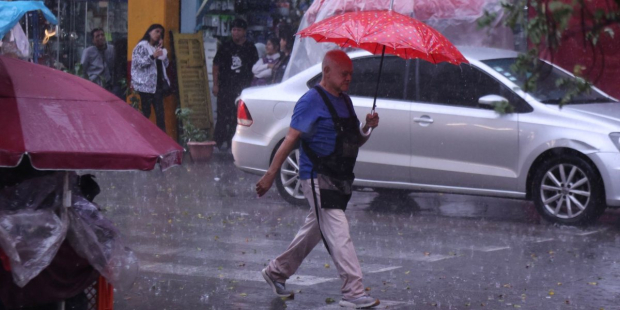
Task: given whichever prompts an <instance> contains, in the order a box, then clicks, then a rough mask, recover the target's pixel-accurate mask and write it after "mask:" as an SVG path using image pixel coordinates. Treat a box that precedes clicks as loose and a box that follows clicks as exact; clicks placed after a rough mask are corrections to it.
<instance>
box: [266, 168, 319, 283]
mask: <svg viewBox="0 0 620 310" xmlns="http://www.w3.org/2000/svg"><path fill="white" fill-rule="evenodd" d="M301 182H302V191H303V193H304V196H306V199H308V201H309V202H310V214H308V216H307V217H306V221H305V223H304V225H303V226H302V227H301V228H300V229H299V232H297V235H296V236H295V238H294V239H293V241H292V242H291V244H290V245H289V246H288V248H287V249H286V251H284V253H282V254H280V256H278V257H277V258H276V259H274V260H272V261H270V262H269V265H268V266H267V270H266V272H267V274H268V275H269V277H271V278H272V279H273V280H274V281H276V282H281V283H284V282H286V280H288V279H289V278H290V277H291V276H292V275H293V274H294V273H295V272H296V271H297V268H299V266H300V265H301V263H302V262H303V260H304V258H306V256H308V254H310V252H311V251H312V249H314V247H315V246H316V245H317V244H318V243H319V242H320V241H321V233H320V231H319V226H318V225H317V222H316V211H315V210H314V200H313V198H312V188H311V187H310V180H302V181H301Z"/></svg>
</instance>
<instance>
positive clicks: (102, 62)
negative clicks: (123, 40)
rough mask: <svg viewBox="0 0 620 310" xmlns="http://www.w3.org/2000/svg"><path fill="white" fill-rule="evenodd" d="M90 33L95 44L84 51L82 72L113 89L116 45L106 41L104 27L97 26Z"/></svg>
mask: <svg viewBox="0 0 620 310" xmlns="http://www.w3.org/2000/svg"><path fill="white" fill-rule="evenodd" d="M90 33H91V36H92V39H93V46H90V47H87V48H86V49H84V51H83V52H82V61H81V63H82V72H84V76H85V77H86V78H87V79H89V80H90V81H91V82H93V83H96V84H97V85H99V86H101V87H103V88H105V89H107V90H108V91H111V90H112V86H113V85H114V81H113V78H114V57H115V55H114V46H112V45H110V44H108V42H106V38H105V33H104V32H103V29H101V28H95V29H93V30H92V31H91V32H90Z"/></svg>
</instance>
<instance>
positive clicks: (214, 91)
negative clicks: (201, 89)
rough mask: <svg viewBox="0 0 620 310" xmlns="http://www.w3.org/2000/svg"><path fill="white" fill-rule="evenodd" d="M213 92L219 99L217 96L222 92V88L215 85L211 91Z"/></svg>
mask: <svg viewBox="0 0 620 310" xmlns="http://www.w3.org/2000/svg"><path fill="white" fill-rule="evenodd" d="M211 92H212V93H213V95H214V96H215V97H217V94H218V93H219V92H220V86H219V85H215V84H213V89H211Z"/></svg>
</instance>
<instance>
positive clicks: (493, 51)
mask: <svg viewBox="0 0 620 310" xmlns="http://www.w3.org/2000/svg"><path fill="white" fill-rule="evenodd" d="M457 49H458V50H459V51H460V52H461V54H463V56H465V58H467V59H469V60H478V61H483V60H489V59H501V58H516V57H517V56H518V55H519V53H518V52H516V51H511V50H504V49H499V48H490V47H475V46H457ZM368 55H370V53H369V52H367V51H363V50H354V51H352V52H349V56H350V57H351V58H356V57H362V56H368Z"/></svg>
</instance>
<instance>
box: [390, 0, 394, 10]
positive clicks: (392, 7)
mask: <svg viewBox="0 0 620 310" xmlns="http://www.w3.org/2000/svg"><path fill="white" fill-rule="evenodd" d="M393 9H394V0H392V1H390V11H392V10H393Z"/></svg>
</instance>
